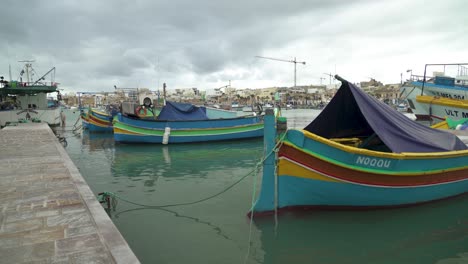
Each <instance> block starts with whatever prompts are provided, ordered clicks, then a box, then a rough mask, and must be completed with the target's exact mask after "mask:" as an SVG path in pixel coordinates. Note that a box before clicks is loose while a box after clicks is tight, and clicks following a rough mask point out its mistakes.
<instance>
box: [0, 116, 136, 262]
mask: <svg viewBox="0 0 468 264" xmlns="http://www.w3.org/2000/svg"><path fill="white" fill-rule="evenodd" d="M0 148H1V151H0V163H1V170H0V256H1V258H0V263H139V261H138V259H137V258H136V256H135V255H134V253H133V252H132V250H131V249H130V247H129V246H128V244H127V242H126V241H125V240H124V238H123V237H122V235H121V234H120V232H119V231H118V230H117V228H116V227H115V225H114V224H113V222H112V221H111V219H110V218H109V217H108V215H107V213H106V212H105V211H104V209H103V208H102V206H101V204H100V203H99V202H98V201H97V199H96V198H95V195H94V194H93V192H92V191H91V189H90V188H89V186H88V185H87V184H86V182H85V180H84V179H83V177H82V176H81V174H80V173H79V171H78V169H77V168H76V166H75V165H74V164H73V162H72V161H71V159H70V157H69V156H68V154H67V152H66V151H65V149H64V148H63V147H62V145H61V144H60V143H59V142H58V140H57V138H56V137H55V135H54V134H53V132H52V130H51V129H50V128H49V127H48V126H47V125H46V124H37V123H29V124H20V125H19V126H16V127H6V128H4V129H2V130H0Z"/></svg>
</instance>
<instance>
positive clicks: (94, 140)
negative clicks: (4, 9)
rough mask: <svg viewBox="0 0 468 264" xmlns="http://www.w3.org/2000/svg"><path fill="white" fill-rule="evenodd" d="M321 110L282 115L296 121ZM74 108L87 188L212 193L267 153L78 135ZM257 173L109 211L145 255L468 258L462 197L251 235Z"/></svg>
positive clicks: (271, 225)
mask: <svg viewBox="0 0 468 264" xmlns="http://www.w3.org/2000/svg"><path fill="white" fill-rule="evenodd" d="M317 113H318V112H317V111H314V110H288V111H284V112H283V115H286V116H288V122H289V124H290V125H291V126H296V127H301V126H304V125H305V124H307V120H308V119H310V118H313V116H315V115H316V114H317ZM77 114H78V113H77V112H76V113H73V112H67V120H68V121H67V125H68V126H67V127H66V128H65V131H63V133H64V134H65V136H66V137H67V140H68V147H67V148H66V149H67V152H68V153H69V155H70V157H71V158H72V160H73V161H74V163H75V165H76V166H77V167H78V168H79V170H80V172H81V174H82V175H83V177H84V178H85V179H86V181H87V182H88V184H89V185H90V187H91V189H92V190H93V191H94V192H95V193H96V194H97V193H99V192H102V191H111V192H115V193H116V194H118V195H120V196H122V197H124V198H126V199H129V200H131V201H134V202H137V203H141V204H148V205H167V204H174V203H185V202H191V201H196V200H199V199H202V198H205V197H208V196H211V195H213V194H216V193H218V192H220V191H222V190H224V189H225V188H227V187H228V186H230V185H231V184H232V183H234V182H235V181H237V180H238V179H240V178H241V177H243V176H244V175H246V174H248V173H249V172H251V171H252V170H253V169H254V167H255V166H256V164H257V162H258V161H259V159H260V158H261V156H262V153H263V143H262V140H261V139H258V140H244V141H236V142H223V143H209V144H190V145H169V146H160V145H124V144H115V143H114V141H113V138H112V135H111V134H108V135H106V134H89V133H83V134H80V135H79V136H74V135H73V134H72V133H71V132H70V131H69V130H70V127H71V126H72V125H73V123H74V121H75V120H76V118H77ZM59 131H60V129H59ZM253 179H254V177H253V175H252V176H250V177H247V178H246V179H245V180H243V181H241V182H240V183H239V184H238V185H236V186H234V187H233V188H232V189H230V190H228V191H226V192H225V193H222V194H221V195H219V196H216V197H214V198H212V199H210V200H207V201H205V202H202V203H198V204H194V205H187V206H178V207H169V208H160V209H145V208H141V207H138V206H135V205H132V204H128V203H125V202H123V201H119V203H118V205H117V207H116V210H115V211H111V212H110V216H111V218H112V220H113V221H114V223H115V225H116V226H117V228H118V229H119V230H120V232H121V233H122V235H123V236H124V237H125V239H126V240H127V242H128V243H129V245H130V247H131V248H132V249H133V251H134V252H135V254H136V255H137V257H138V258H139V259H140V261H141V262H142V263H175V264H178V263H317V264H318V263H320V264H321V263H340V264H341V263H411V264H413V263H438V264H445V263H468V196H461V197H457V198H453V199H448V200H444V201H440V202H435V203H430V204H425V205H421V206H415V207H409V208H401V209H391V210H376V211H318V210H315V211H307V212H294V213H292V212H290V213H284V214H281V215H279V216H278V219H277V221H275V219H274V217H263V218H256V219H254V223H253V225H252V229H251V233H250V236H249V224H250V220H249V218H247V217H246V213H247V211H248V209H249V207H250V204H251V198H252V197H251V196H252V192H253V186H254V184H253ZM249 237H250V243H249ZM247 252H249V257H248V258H247V259H246V255H247Z"/></svg>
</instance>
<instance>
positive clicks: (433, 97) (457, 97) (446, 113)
mask: <svg viewBox="0 0 468 264" xmlns="http://www.w3.org/2000/svg"><path fill="white" fill-rule="evenodd" d="M428 66H438V67H443V69H444V71H440V72H434V74H433V76H427V75H426V72H427V68H428ZM467 66H468V63H455V64H426V66H425V69H424V76H417V75H411V78H410V80H409V81H407V82H406V83H405V84H404V85H403V86H402V88H401V90H400V95H401V96H400V98H403V99H406V100H407V101H408V105H409V107H410V108H411V111H412V112H413V113H414V114H415V115H416V116H417V117H418V118H419V119H424V118H432V119H436V120H444V119H445V117H451V118H454V119H460V118H466V117H468V67H467ZM449 67H452V74H453V75H452V76H454V77H452V76H450V75H449V73H448V71H446V69H448V68H449ZM453 67H455V68H456V69H455V70H453Z"/></svg>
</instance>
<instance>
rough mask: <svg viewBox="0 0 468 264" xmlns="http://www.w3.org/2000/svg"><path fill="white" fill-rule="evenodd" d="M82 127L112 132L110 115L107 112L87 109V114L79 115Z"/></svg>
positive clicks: (101, 131)
mask: <svg viewBox="0 0 468 264" xmlns="http://www.w3.org/2000/svg"><path fill="white" fill-rule="evenodd" d="M81 119H82V124H83V128H84V129H87V130H89V132H96V133H112V132H113V127H112V117H111V116H110V115H108V114H105V113H101V112H97V111H95V110H93V109H89V110H88V113H87V114H84V115H82V116H81Z"/></svg>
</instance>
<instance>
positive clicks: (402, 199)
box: [253, 130, 468, 213]
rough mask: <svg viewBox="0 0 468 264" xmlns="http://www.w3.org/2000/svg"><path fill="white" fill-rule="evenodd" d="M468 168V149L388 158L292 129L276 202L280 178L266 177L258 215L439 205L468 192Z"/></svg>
mask: <svg viewBox="0 0 468 264" xmlns="http://www.w3.org/2000/svg"><path fill="white" fill-rule="evenodd" d="M467 164H468V151H467V150H462V151H451V152H440V153H401V154H397V153H384V152H376V151H370V150H365V149H358V148H355V147H351V146H346V145H343V144H339V143H336V142H333V141H330V140H327V139H324V138H321V137H319V136H317V135H314V134H312V133H309V132H307V131H298V130H290V131H288V132H287V134H286V138H285V141H284V143H283V144H282V145H281V147H280V149H279V152H278V160H277V177H278V179H277V184H276V192H277V197H276V200H275V198H274V196H275V191H272V190H271V189H272V188H273V189H274V188H275V187H274V186H275V184H274V175H273V176H272V175H265V174H264V176H263V179H262V190H261V194H260V197H259V199H258V201H257V203H256V204H255V207H254V209H253V212H254V213H263V212H269V211H272V210H274V209H275V207H276V208H278V209H286V208H295V207H337V208H343V207H372V208H378V207H396V206H407V205H412V204H419V203H425V202H429V201H433V200H439V199H443V198H447V197H451V196H456V195H460V194H463V193H466V192H468V166H467ZM264 170H265V171H266V170H267V169H265V168H264ZM264 189H265V190H264ZM275 203H276V206H275Z"/></svg>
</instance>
